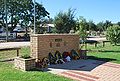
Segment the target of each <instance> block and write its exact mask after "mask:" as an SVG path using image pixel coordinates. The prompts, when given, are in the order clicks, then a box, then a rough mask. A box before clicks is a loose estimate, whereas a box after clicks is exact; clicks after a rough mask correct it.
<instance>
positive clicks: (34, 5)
mask: <svg viewBox="0 0 120 81" xmlns="http://www.w3.org/2000/svg"><path fill="white" fill-rule="evenodd" d="M35 20H36V19H35V0H34V34H35V33H36V27H35V26H36V25H35Z"/></svg>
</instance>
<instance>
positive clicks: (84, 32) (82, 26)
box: [79, 17, 89, 41]
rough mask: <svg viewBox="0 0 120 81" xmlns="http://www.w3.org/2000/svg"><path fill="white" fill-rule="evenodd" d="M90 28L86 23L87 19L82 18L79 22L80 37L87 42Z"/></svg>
mask: <svg viewBox="0 0 120 81" xmlns="http://www.w3.org/2000/svg"><path fill="white" fill-rule="evenodd" d="M88 28H89V25H88V23H87V21H86V19H85V18H83V17H80V20H79V35H80V38H81V39H82V40H83V41H85V40H86V38H87V36H88V34H87V29H88Z"/></svg>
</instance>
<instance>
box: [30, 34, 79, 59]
mask: <svg viewBox="0 0 120 81" xmlns="http://www.w3.org/2000/svg"><path fill="white" fill-rule="evenodd" d="M30 42H31V56H32V57H33V58H36V59H42V58H44V57H47V56H48V54H49V52H51V53H52V54H54V53H55V52H56V50H57V51H60V53H63V52H64V51H67V52H70V51H71V50H72V49H74V50H78V49H79V36H78V35H74V34H34V35H31V39H30Z"/></svg>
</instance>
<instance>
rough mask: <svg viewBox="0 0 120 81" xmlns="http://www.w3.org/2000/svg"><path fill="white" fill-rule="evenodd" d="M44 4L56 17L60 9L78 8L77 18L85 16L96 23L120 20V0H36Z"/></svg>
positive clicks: (52, 15) (51, 15)
mask: <svg viewBox="0 0 120 81" xmlns="http://www.w3.org/2000/svg"><path fill="white" fill-rule="evenodd" d="M36 2H38V3H41V2H42V4H43V6H44V7H45V8H46V10H47V11H48V12H49V13H50V17H51V18H54V16H56V15H57V14H58V13H59V12H60V11H63V12H66V11H67V10H68V9H69V8H72V9H76V11H75V13H76V18H78V17H79V16H83V17H84V18H86V19H87V21H89V20H92V21H94V22H95V23H98V22H101V21H105V20H109V21H111V22H113V23H116V22H118V21H120V0H36Z"/></svg>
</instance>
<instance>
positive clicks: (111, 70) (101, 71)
mask: <svg viewBox="0 0 120 81" xmlns="http://www.w3.org/2000/svg"><path fill="white" fill-rule="evenodd" d="M48 69H49V70H50V71H49V72H51V73H54V74H58V75H60V76H64V77H67V78H70V79H73V80H74V81H120V64H116V63H111V62H103V61H98V60H90V59H88V60H76V61H71V62H68V63H64V64H57V65H50V66H49V68H48Z"/></svg>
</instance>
